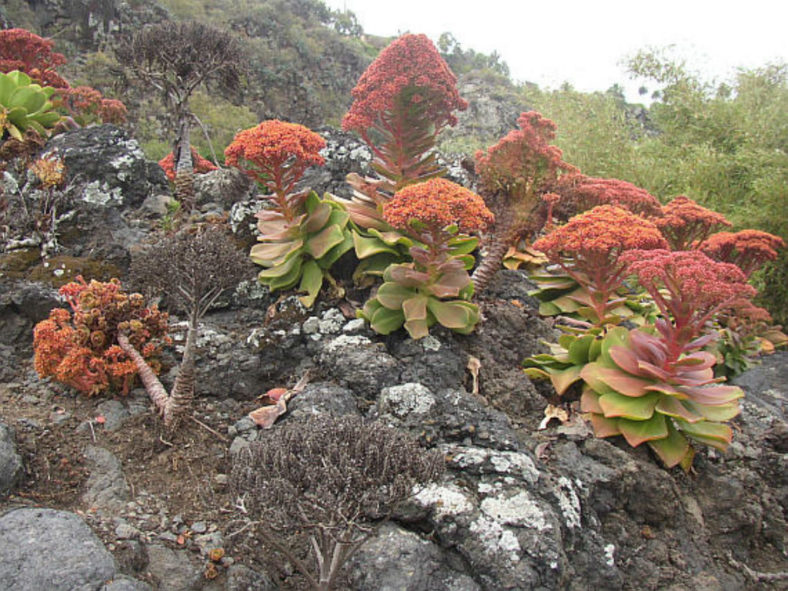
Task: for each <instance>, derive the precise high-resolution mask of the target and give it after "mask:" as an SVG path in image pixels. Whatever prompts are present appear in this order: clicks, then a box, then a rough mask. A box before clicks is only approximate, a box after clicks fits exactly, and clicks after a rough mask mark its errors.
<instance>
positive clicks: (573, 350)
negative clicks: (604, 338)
mask: <svg viewBox="0 0 788 591" xmlns="http://www.w3.org/2000/svg"><path fill="white" fill-rule="evenodd" d="M593 341H594V335H590V334H587V335H583V336H582V337H580V338H578V339H575V341H574V342H573V343H572V344H571V345H569V349H568V352H569V361H570V362H572V363H574V364H575V365H584V364H586V363H588V349H589V348H590V347H591V343H592V342H593Z"/></svg>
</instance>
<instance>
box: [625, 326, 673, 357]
mask: <svg viewBox="0 0 788 591" xmlns="http://www.w3.org/2000/svg"><path fill="white" fill-rule="evenodd" d="M629 341H630V344H631V346H632V349H633V351H634V352H635V355H636V356H637V357H638V358H640V359H647V360H649V361H651V362H652V363H653V364H654V365H657V366H662V365H663V364H664V363H665V361H666V360H667V358H668V356H667V353H666V351H665V345H664V344H663V343H662V342H661V341H660V340H659V339H658V338H657V337H655V336H653V335H650V334H646V333H644V332H642V331H640V330H633V331H631V332H630V333H629Z"/></svg>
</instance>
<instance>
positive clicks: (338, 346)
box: [325, 334, 372, 353]
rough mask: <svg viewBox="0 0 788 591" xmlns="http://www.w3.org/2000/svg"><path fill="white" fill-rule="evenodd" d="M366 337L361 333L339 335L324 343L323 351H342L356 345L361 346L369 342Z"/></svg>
mask: <svg viewBox="0 0 788 591" xmlns="http://www.w3.org/2000/svg"><path fill="white" fill-rule="evenodd" d="M371 343H372V341H370V340H369V339H368V338H367V337H364V336H361V335H346V334H343V335H339V336H338V337H337V338H335V339H332V340H331V341H329V342H328V343H326V347H325V352H326V353H336V352H338V351H342V350H343V349H352V348H356V347H363V346H366V345H369V344H371Z"/></svg>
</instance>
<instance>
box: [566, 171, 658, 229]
mask: <svg viewBox="0 0 788 591" xmlns="http://www.w3.org/2000/svg"><path fill="white" fill-rule="evenodd" d="M555 191H556V192H557V193H559V194H560V195H561V198H562V201H561V206H562V207H561V210H562V211H561V214H562V216H563V217H564V218H565V219H568V218H570V217H572V216H573V215H575V214H578V213H581V212H583V211H587V210H589V209H591V208H593V207H596V206H597V205H606V204H607V205H616V206H618V207H621V208H624V209H627V210H629V211H631V212H632V213H636V214H638V215H642V216H644V217H659V216H661V215H662V207H661V206H660V203H659V201H658V200H657V198H656V197H654V196H653V195H652V194H651V193H649V192H648V191H646V190H645V189H641V188H640V187H637V186H635V185H633V184H632V183H628V182H626V181H622V180H619V179H603V178H595V177H590V176H586V175H584V174H576V175H565V176H562V177H561V178H560V179H559V181H558V183H557V185H556V187H555Z"/></svg>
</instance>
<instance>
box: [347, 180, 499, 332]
mask: <svg viewBox="0 0 788 591" xmlns="http://www.w3.org/2000/svg"><path fill="white" fill-rule="evenodd" d="M383 216H384V218H385V220H386V222H387V223H389V224H391V226H392V227H394V228H397V229H399V230H401V231H402V232H405V233H407V234H408V235H410V236H411V237H412V238H413V239H414V241H415V242H416V245H414V246H412V247H411V248H410V256H411V257H412V258H413V262H411V263H401V264H392V265H390V266H389V267H388V268H387V269H386V271H385V272H384V274H383V281H384V282H383V285H381V286H380V287H379V288H378V290H377V293H376V295H375V297H373V298H372V299H370V300H369V301H368V302H367V303H366V305H365V306H364V309H363V310H362V312H361V316H362V317H364V318H366V319H367V320H368V321H369V322H370V324H371V325H372V328H373V330H375V331H376V332H378V333H381V334H389V333H390V332H392V331H394V330H397V329H398V328H400V327H401V326H403V325H404V326H405V329H406V330H407V331H408V334H410V336H411V337H412V338H414V339H419V338H422V337H425V336H427V334H428V333H429V327H430V326H432V325H433V324H435V323H436V322H437V323H438V324H441V325H442V326H445V327H446V328H449V329H451V330H453V331H455V332H459V333H461V334H468V333H470V332H471V331H472V330H473V328H474V326H475V325H476V323H477V322H478V321H479V310H478V307H477V306H476V305H475V304H472V303H471V302H469V301H468V300H469V299H470V297H471V295H472V294H473V283H472V282H471V278H470V276H469V275H468V269H470V268H471V267H472V266H473V262H474V261H473V257H472V256H471V255H470V252H472V251H473V250H474V249H475V247H476V240H474V239H468V236H467V234H471V233H477V232H480V231H482V230H484V229H485V228H486V227H488V226H489V225H490V224H491V223H492V221H493V219H494V216H493V214H492V212H490V210H488V209H487V207H486V206H485V204H484V201H483V200H482V198H481V197H479V196H478V195H476V194H475V193H473V192H471V191H470V190H468V189H466V188H465V187H462V186H460V185H458V184H456V183H452V182H451V181H447V180H445V179H431V180H429V181H425V182H423V183H417V184H415V185H410V186H408V187H405V188H404V189H402V190H400V191H398V192H397V193H396V194H395V195H394V197H393V198H392V199H391V200H390V201H389V202H388V203H386V205H385V206H384V207H383Z"/></svg>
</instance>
